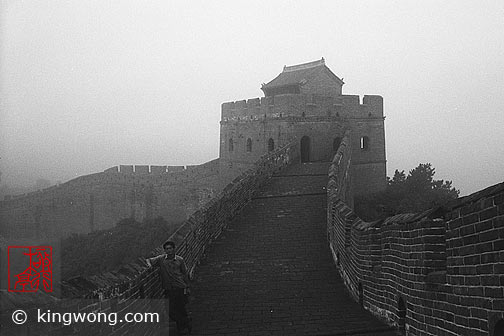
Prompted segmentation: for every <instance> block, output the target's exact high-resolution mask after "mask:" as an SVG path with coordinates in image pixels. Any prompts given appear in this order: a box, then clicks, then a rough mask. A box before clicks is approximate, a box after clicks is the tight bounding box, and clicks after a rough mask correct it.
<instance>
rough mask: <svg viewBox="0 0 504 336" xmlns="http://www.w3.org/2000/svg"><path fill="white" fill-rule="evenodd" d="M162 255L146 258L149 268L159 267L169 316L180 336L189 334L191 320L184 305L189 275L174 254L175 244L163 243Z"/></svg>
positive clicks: (184, 265) (181, 259)
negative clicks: (175, 324)
mask: <svg viewBox="0 0 504 336" xmlns="http://www.w3.org/2000/svg"><path fill="white" fill-rule="evenodd" d="M163 249H164V251H165V253H164V254H161V255H158V256H156V257H153V258H147V259H146V262H147V265H148V266H149V267H159V272H160V275H161V283H162V286H163V289H164V295H165V298H166V299H168V301H169V305H168V308H169V312H168V314H169V316H170V318H171V319H172V320H174V321H175V322H176V323H177V330H178V332H179V334H180V335H187V334H190V333H191V329H192V326H191V320H190V318H189V316H188V314H187V310H186V307H185V306H186V304H187V302H188V295H189V274H188V271H187V266H186V264H185V262H184V259H183V258H182V257H181V256H179V255H176V254H175V243H174V242H172V241H166V242H164V243H163Z"/></svg>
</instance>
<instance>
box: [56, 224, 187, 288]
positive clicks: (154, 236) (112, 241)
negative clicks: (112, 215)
mask: <svg viewBox="0 0 504 336" xmlns="http://www.w3.org/2000/svg"><path fill="white" fill-rule="evenodd" d="M180 224H182V222H180V221H179V222H168V221H166V220H165V219H164V218H162V217H158V218H157V219H155V220H151V221H147V222H144V223H139V222H137V221H135V220H133V219H123V220H121V221H119V222H118V223H117V224H116V226H115V227H114V228H112V229H109V230H101V231H95V232H92V233H89V234H79V235H72V236H70V237H68V238H65V239H63V240H62V255H61V259H62V260H61V277H62V279H63V280H66V279H69V278H72V277H75V276H84V277H87V276H91V275H95V274H100V273H104V272H107V271H112V270H114V269H117V268H118V267H119V266H120V265H122V264H125V263H128V262H131V261H134V260H135V259H137V258H138V257H144V256H147V255H148V253H149V252H150V251H152V250H153V249H154V248H156V247H158V246H159V245H161V244H162V243H163V242H164V241H165V240H166V239H168V237H170V236H171V235H172V233H173V232H175V230H176V229H177V228H178V227H179V226H180Z"/></svg>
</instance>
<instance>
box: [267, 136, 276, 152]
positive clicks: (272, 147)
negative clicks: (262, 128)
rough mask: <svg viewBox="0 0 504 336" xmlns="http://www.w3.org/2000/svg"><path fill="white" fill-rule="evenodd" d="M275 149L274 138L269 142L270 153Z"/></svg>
mask: <svg viewBox="0 0 504 336" xmlns="http://www.w3.org/2000/svg"><path fill="white" fill-rule="evenodd" d="M274 149H275V141H274V140H273V139H272V138H269V140H268V152H272V151H273V150H274Z"/></svg>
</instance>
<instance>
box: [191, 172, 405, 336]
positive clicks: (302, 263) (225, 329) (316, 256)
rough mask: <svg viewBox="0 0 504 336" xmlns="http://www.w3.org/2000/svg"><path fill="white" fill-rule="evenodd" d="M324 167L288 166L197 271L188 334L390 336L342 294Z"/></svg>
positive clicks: (222, 235) (389, 331) (380, 324)
mask: <svg viewBox="0 0 504 336" xmlns="http://www.w3.org/2000/svg"><path fill="white" fill-rule="evenodd" d="M328 167H329V164H328V163H304V164H296V165H293V166H290V167H288V168H287V169H286V170H285V171H282V172H281V173H279V174H278V175H275V176H273V177H272V179H271V180H270V183H269V184H268V185H267V186H265V187H264V188H263V190H261V191H260V192H259V193H258V195H256V197H255V198H254V199H253V200H252V201H251V202H250V204H249V205H248V206H247V207H246V208H245V209H244V210H243V211H242V212H241V214H240V216H238V217H236V218H234V220H233V221H232V223H230V224H229V226H228V227H227V229H226V230H225V231H224V232H223V233H222V234H221V235H220V236H219V238H218V239H217V240H216V241H215V242H214V243H213V244H212V245H211V246H210V248H209V250H208V251H207V255H206V257H205V258H204V259H203V260H202V262H201V264H200V265H199V266H198V268H197V269H196V277H195V279H194V281H193V297H192V299H191V302H190V304H189V310H191V311H192V317H193V333H192V334H193V335H382V336H387V335H396V334H395V332H394V331H392V330H391V328H390V327H388V326H386V325H385V324H383V323H381V322H380V321H378V320H376V319H375V318H374V317H373V316H371V314H370V313H368V312H367V311H365V310H364V309H363V308H361V307H360V306H359V304H358V303H356V302H355V301H354V300H352V299H351V298H350V296H349V295H348V293H347V291H346V289H345V286H344V284H343V282H342V280H341V278H340V277H339V275H338V272H337V269H336V267H335V265H334V263H333V261H332V258H331V254H330V250H329V248H328V245H327V239H326V216H327V212H326V207H327V197H326V191H325V188H326V184H327V170H328Z"/></svg>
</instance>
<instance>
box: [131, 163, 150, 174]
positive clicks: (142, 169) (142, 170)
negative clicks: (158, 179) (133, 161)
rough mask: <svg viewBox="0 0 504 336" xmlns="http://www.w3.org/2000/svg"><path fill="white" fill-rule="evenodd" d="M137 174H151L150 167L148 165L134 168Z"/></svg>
mask: <svg viewBox="0 0 504 336" xmlns="http://www.w3.org/2000/svg"><path fill="white" fill-rule="evenodd" d="M134 169H135V174H150V167H149V166H147V165H140V166H134Z"/></svg>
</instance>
